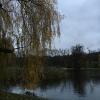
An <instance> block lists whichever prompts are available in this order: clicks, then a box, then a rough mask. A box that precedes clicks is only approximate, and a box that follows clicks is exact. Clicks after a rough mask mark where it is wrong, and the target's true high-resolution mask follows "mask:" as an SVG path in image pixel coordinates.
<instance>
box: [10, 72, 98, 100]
mask: <svg viewBox="0 0 100 100" xmlns="http://www.w3.org/2000/svg"><path fill="white" fill-rule="evenodd" d="M66 73H67V76H66V78H64V79H63V80H58V81H57V80H55V81H52V82H49V81H47V82H45V81H43V82H41V83H40V85H39V86H38V87H37V88H36V89H34V90H33V89H30V90H29V89H25V88H22V87H19V86H14V87H10V88H9V89H8V91H9V92H12V93H17V94H24V93H25V91H29V92H31V93H33V92H34V93H35V94H36V95H37V96H39V97H45V98H47V99H49V100H100V70H88V71H83V70H71V71H66ZM54 77H55V76H54Z"/></svg>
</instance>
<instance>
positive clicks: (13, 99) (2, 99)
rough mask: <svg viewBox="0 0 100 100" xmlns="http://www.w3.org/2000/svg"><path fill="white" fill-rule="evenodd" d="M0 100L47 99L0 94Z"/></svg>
mask: <svg viewBox="0 0 100 100" xmlns="http://www.w3.org/2000/svg"><path fill="white" fill-rule="evenodd" d="M0 100H47V99H43V98H38V97H33V96H25V95H17V94H11V93H4V92H0Z"/></svg>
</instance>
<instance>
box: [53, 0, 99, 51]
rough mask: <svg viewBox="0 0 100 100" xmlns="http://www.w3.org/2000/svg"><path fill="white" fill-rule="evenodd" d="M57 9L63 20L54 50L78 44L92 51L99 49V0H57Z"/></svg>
mask: <svg viewBox="0 0 100 100" xmlns="http://www.w3.org/2000/svg"><path fill="white" fill-rule="evenodd" d="M58 8H59V11H60V12H61V13H62V14H64V19H63V20H62V22H61V37H60V39H55V46H54V47H55V48H63V49H65V48H70V47H71V46H73V45H76V44H79V43H80V44H82V45H84V46H85V47H88V48H90V49H92V50H95V49H98V48H100V0H58Z"/></svg>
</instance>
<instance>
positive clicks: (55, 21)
mask: <svg viewBox="0 0 100 100" xmlns="http://www.w3.org/2000/svg"><path fill="white" fill-rule="evenodd" d="M0 3H1V4H2V5H1V6H2V8H0V34H1V35H3V34H4V33H6V36H8V37H10V38H11V39H12V41H13V45H14V48H15V53H16V54H17V55H18V57H25V58H26V59H27V61H26V59H25V63H26V62H27V63H26V64H25V65H27V66H28V67H27V70H29V71H28V73H29V74H30V75H29V76H31V74H32V73H34V71H33V70H35V72H38V70H40V67H37V66H36V67H34V66H35V65H37V64H40V63H39V61H40V60H39V59H40V58H41V57H42V56H43V55H44V54H45V49H46V48H48V47H50V46H51V41H52V39H53V38H54V37H55V36H56V35H58V36H59V35H60V29H59V21H60V15H59V13H58V12H57V7H56V0H0ZM33 58H34V60H33ZM34 63H35V64H34ZM33 65H34V66H33ZM32 75H33V74H32ZM33 76H34V75H33ZM33 76H32V77H33ZM35 77H36V73H35ZM37 77H38V76H37Z"/></svg>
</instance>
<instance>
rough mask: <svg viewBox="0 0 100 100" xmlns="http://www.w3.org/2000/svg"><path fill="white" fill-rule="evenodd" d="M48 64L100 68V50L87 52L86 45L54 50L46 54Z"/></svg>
mask: <svg viewBox="0 0 100 100" xmlns="http://www.w3.org/2000/svg"><path fill="white" fill-rule="evenodd" d="M45 58H46V63H45V64H46V66H51V67H67V68H99V67H100V64H99V63H100V52H99V51H97V52H96V51H90V50H89V52H85V50H84V47H83V46H81V45H76V46H73V47H72V48H71V50H61V49H60V50H52V51H51V52H50V54H48V55H47V56H45Z"/></svg>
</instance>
